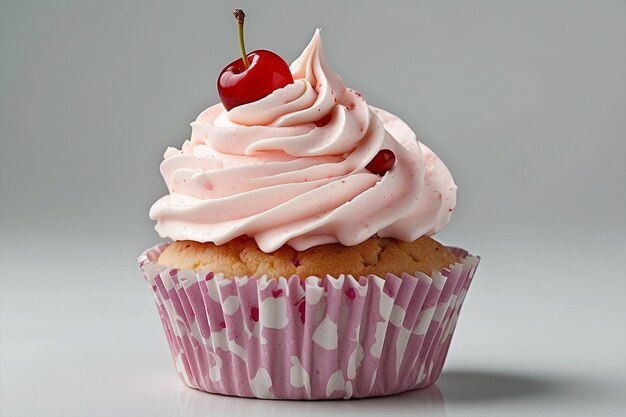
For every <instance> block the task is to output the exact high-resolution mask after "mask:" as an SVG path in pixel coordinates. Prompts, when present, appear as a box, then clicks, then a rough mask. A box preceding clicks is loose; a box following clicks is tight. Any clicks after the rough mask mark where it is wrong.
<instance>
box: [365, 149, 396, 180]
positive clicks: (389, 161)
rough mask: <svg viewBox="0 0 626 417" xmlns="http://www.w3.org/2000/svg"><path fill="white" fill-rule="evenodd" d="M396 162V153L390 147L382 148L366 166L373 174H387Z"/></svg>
mask: <svg viewBox="0 0 626 417" xmlns="http://www.w3.org/2000/svg"><path fill="white" fill-rule="evenodd" d="M395 163H396V155H395V154H394V153H393V152H392V151H390V150H389V149H381V150H380V151H378V153H377V154H376V156H375V157H374V158H372V160H371V161H370V162H369V164H367V165H366V166H365V168H367V169H368V170H370V171H371V172H372V174H376V175H381V176H382V175H385V173H387V171H389V170H390V169H391V168H392V167H393V166H394V164H395Z"/></svg>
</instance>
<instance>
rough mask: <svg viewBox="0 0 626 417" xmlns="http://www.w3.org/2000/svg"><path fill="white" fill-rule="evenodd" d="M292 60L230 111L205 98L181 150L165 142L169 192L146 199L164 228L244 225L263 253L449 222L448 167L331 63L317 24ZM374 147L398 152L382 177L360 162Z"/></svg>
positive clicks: (186, 236) (213, 236)
mask: <svg viewBox="0 0 626 417" xmlns="http://www.w3.org/2000/svg"><path fill="white" fill-rule="evenodd" d="M290 70H291V72H292V74H293V78H294V83H293V84H290V85H287V86H285V87H283V88H281V89H278V90H276V91H274V92H273V93H272V94H270V95H268V96H266V97H264V98H262V99H260V100H258V101H256V102H252V103H248V104H244V105H241V106H238V107H235V108H233V109H231V110H230V111H228V112H227V111H226V110H225V109H224V107H223V106H222V105H221V104H217V105H215V106H212V107H210V108H208V109H207V110H205V111H204V112H202V113H201V114H200V115H199V116H198V118H197V120H196V121H195V122H193V123H192V124H191V126H192V135H191V139H190V140H188V141H185V143H183V146H182V149H181V150H178V149H175V148H169V149H168V150H167V151H166V153H165V158H164V161H163V162H162V163H161V173H162V175H163V177H164V179H165V182H166V184H167V186H168V189H169V195H166V196H164V197H162V198H161V199H159V200H158V201H157V202H156V203H155V204H154V205H153V206H152V208H151V210H150V217H151V218H152V219H154V220H156V221H157V225H156V230H157V231H158V232H159V234H160V235H161V236H162V237H170V238H171V239H174V240H194V241H198V242H208V241H210V242H214V243H216V244H222V243H225V242H227V241H229V240H231V239H233V238H235V237H237V236H241V235H248V236H250V237H253V238H254V239H255V240H256V241H257V244H258V245H259V247H260V248H261V249H262V250H263V251H265V252H271V251H273V250H276V249H278V248H279V247H281V246H282V245H284V244H288V245H290V246H292V247H294V248H295V249H297V250H304V249H306V248H309V247H311V246H315V245H319V244H324V243H331V242H339V243H341V244H344V245H355V244H358V243H360V242H362V241H364V240H366V239H367V238H369V237H371V236H373V235H374V234H378V235H379V236H381V237H395V238H397V239H401V240H406V241H410V240H415V239H417V238H418V237H420V236H422V235H424V234H433V233H435V232H436V231H438V230H439V229H441V228H442V227H443V226H445V225H446V224H447V223H448V221H449V219H450V215H451V213H452V210H453V209H454V206H455V204H456V186H455V184H454V182H453V180H452V177H451V175H450V172H449V171H448V170H447V168H446V167H445V165H444V164H443V163H442V162H441V161H440V160H439V159H438V158H437V157H436V156H435V155H434V153H433V152H432V151H430V149H428V148H426V147H425V146H423V145H421V144H418V142H417V138H416V136H415V134H414V133H413V132H412V131H411V129H410V128H409V127H408V126H407V125H406V124H404V122H402V121H401V120H400V119H399V118H397V117H396V116H393V115H391V114H389V113H387V112H384V111H383V110H379V109H376V108H374V107H371V106H368V105H367V103H366V102H365V100H364V99H363V97H362V96H361V94H359V93H358V92H356V91H354V90H351V89H349V88H346V87H345V86H344V84H343V82H342V81H341V79H340V78H339V77H338V76H337V75H336V74H334V73H333V72H332V71H330V69H329V68H328V66H327V65H326V62H325V60H324V55H323V50H322V43H321V37H320V32H319V29H318V30H317V31H316V32H315V34H314V36H313V39H312V40H311V42H310V43H309V45H308V46H307V47H306V48H305V50H304V52H303V53H302V55H301V56H300V57H299V58H298V59H296V60H295V61H294V62H293V64H291V66H290ZM381 149H389V150H391V151H393V153H394V154H395V155H396V161H397V162H396V164H395V166H394V167H393V168H392V169H391V170H390V171H388V172H387V173H386V174H385V175H383V176H382V177H381V176H378V175H376V174H373V173H371V172H370V171H368V170H367V169H366V168H365V167H366V165H367V164H368V163H369V162H370V161H371V160H372V159H373V158H374V157H375V156H376V154H377V153H378V152H379V151H380V150H381Z"/></svg>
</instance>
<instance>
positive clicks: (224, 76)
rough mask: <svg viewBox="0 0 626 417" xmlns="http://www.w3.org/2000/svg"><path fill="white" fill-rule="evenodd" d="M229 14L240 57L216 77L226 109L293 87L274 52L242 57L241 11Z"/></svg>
mask: <svg viewBox="0 0 626 417" xmlns="http://www.w3.org/2000/svg"><path fill="white" fill-rule="evenodd" d="M233 14H234V15H235V17H236V18H237V24H238V33H239V47H240V49H241V58H239V59H237V60H235V61H233V62H231V63H230V64H228V65H227V66H226V68H224V69H223V70H222V72H221V73H220V75H219V77H218V78H217V92H218V93H219V96H220V100H222V104H223V105H224V107H225V108H226V110H230V109H232V108H235V107H237V106H241V105H242V104H246V103H252V102H254V101H257V100H260V99H262V98H263V97H265V96H267V95H269V94H271V93H272V92H273V91H274V90H277V89H279V88H283V87H285V86H286V85H289V84H293V76H292V75H291V71H290V70H289V65H287V63H286V62H285V61H284V60H283V59H282V58H281V57H280V56H278V55H277V54H275V53H274V52H272V51H266V50H257V51H253V52H250V53H249V54H246V47H245V45H244V39H243V22H244V18H245V17H246V15H245V14H244V13H243V10H241V9H236V10H235V11H234V12H233Z"/></svg>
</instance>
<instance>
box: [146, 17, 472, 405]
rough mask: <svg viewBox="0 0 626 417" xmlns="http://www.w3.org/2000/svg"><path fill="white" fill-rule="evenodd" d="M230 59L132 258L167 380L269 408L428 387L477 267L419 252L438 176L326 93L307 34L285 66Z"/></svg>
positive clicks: (416, 151)
mask: <svg viewBox="0 0 626 417" xmlns="http://www.w3.org/2000/svg"><path fill="white" fill-rule="evenodd" d="M238 17H239V19H240V21H241V23H240V24H242V21H243V18H242V14H239V16H238ZM240 33H242V31H240ZM242 49H243V48H242ZM244 56H246V58H247V61H248V62H247V63H246V62H244V59H243V58H242V59H240V60H238V61H235V62H234V63H233V64H231V65H230V66H228V67H227V68H225V70H224V71H223V72H222V74H221V75H220V77H219V81H218V90H219V92H220V97H221V101H222V103H220V104H216V105H214V106H212V107H210V108H208V109H207V110H205V111H204V112H202V113H201V114H200V115H199V116H198V118H197V119H196V121H195V122H193V123H192V124H191V126H192V134H191V139H190V140H187V141H185V142H184V143H183V144H182V147H181V149H180V150H179V149H176V148H169V149H168V150H167V151H166V152H165V157H164V161H163V162H162V163H161V173H162V175H163V177H164V179H165V182H166V184H167V186H168V189H169V194H168V195H166V196H164V197H162V198H161V199H159V200H158V201H157V202H156V203H155V204H154V205H153V206H152V208H151V210H150V217H151V218H152V219H153V220H156V230H157V232H158V233H159V235H160V236H161V237H163V238H169V239H171V240H172V241H171V242H169V243H162V244H160V245H158V246H155V247H153V248H151V249H149V250H147V251H146V252H144V253H143V254H142V255H141V256H140V257H139V265H140V267H141V269H142V271H143V275H144V278H145V279H146V281H147V282H148V283H149V285H150V288H151V289H152V292H153V294H154V296H155V300H156V305H157V309H158V311H159V314H160V317H161V321H162V323H163V327H164V329H165V334H166V338H167V341H168V343H169V346H170V348H171V352H172V356H173V358H174V362H175V364H176V369H177V371H178V373H179V374H180V376H181V377H182V379H183V381H184V382H185V383H186V384H187V385H189V386H190V387H193V388H196V389H199V390H202V391H207V392H211V393H220V394H226V395H236V396H242V397H258V398H276V399H303V400H304V399H333V398H359V397H371V396H381V395H390V394H395V393H399V392H403V391H408V390H413V389H420V388H425V387H427V386H429V385H431V384H433V383H434V382H435V381H436V379H437V377H438V376H439V374H440V372H441V369H442V367H443V363H444V360H445V357H446V354H447V351H448V347H449V345H450V340H451V338H452V334H453V332H454V328H455V325H456V322H457V318H458V314H459V311H460V308H461V305H462V303H463V300H464V298H465V294H466V292H467V289H468V287H469V284H470V282H471V280H472V276H473V273H474V271H475V269H476V267H477V265H478V258H477V257H474V256H471V255H469V254H468V252H466V251H465V250H463V249H459V248H451V247H446V246H443V245H442V244H440V243H438V242H437V241H435V240H434V239H432V238H431V237H430V236H432V235H433V234H435V233H436V232H437V231H439V230H440V229H441V228H442V227H444V226H445V225H446V224H447V223H448V221H449V219H450V216H451V214H452V212H453V210H454V208H455V204H456V186H455V184H454V181H453V179H452V176H451V174H450V172H449V171H448V169H447V168H446V166H445V165H444V164H443V162H441V160H440V159H439V158H438V157H437V156H436V155H435V154H434V153H433V152H432V151H431V150H430V149H429V148H427V147H426V146H424V145H423V144H422V143H421V142H418V141H417V138H416V136H415V134H414V133H413V131H412V130H411V129H410V128H409V127H408V126H407V125H406V124H405V123H404V122H403V121H402V120H400V119H399V118H398V117H396V116H394V115H393V114H391V113H388V112H386V111H384V110H380V109H377V108H375V107H372V106H369V105H368V104H367V103H366V101H365V99H364V97H363V96H362V95H361V94H360V93H359V92H357V91H355V90H352V89H350V88H347V87H345V86H344V84H343V82H342V80H341V79H340V78H339V77H338V76H337V75H336V74H334V73H333V72H332V71H331V70H330V69H329V68H328V66H327V65H326V62H325V59H324V55H323V51H322V41H321V37H320V31H319V30H317V31H316V32H315V34H314V35H313V39H312V40H311V42H310V43H309V44H308V46H307V47H306V48H305V50H304V52H303V53H302V55H301V56H300V57H299V58H297V59H296V60H295V61H294V62H293V63H292V64H291V65H290V66H288V65H287V64H286V63H284V61H282V59H281V58H280V57H278V56H277V55H276V54H273V53H271V52H269V51H256V52H253V53H251V54H248V55H246V54H245V53H244ZM268 71H269V73H272V71H274V72H275V73H277V74H278V75H275V76H267V73H268ZM258 74H260V75H258ZM246 77H248V79H246ZM259 85H261V87H259ZM242 86H243V87H242Z"/></svg>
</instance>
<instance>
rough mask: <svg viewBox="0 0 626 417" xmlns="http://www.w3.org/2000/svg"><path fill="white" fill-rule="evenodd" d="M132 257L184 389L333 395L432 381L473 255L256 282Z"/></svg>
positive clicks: (154, 254) (155, 252)
mask: <svg viewBox="0 0 626 417" xmlns="http://www.w3.org/2000/svg"><path fill="white" fill-rule="evenodd" d="M165 247H167V243H164V244H161V245H158V246H155V247H153V248H151V249H149V250H147V251H146V252H144V253H143V254H142V255H141V256H140V257H139V258H138V262H139V265H140V267H141V270H142V272H143V275H144V278H145V280H146V281H147V282H148V284H149V285H150V288H151V289H152V292H153V294H154V297H155V300H156V305H157V309H158V311H159V315H160V317H161V322H162V324H163V327H164V329H165V334H166V337H167V342H168V343H169V346H170V349H171V352H172V356H173V358H174V362H175V364H176V369H177V371H178V373H179V374H180V376H181V377H182V379H183V381H184V382H185V383H186V384H187V385H189V386H190V387H192V388H196V389H198V390H202V391H207V392H211V393H218V394H225V395H234V396H239V397H257V398H272V399H298V400H313V399H339V398H346V399H347V398H362V397H374V396H382V395H391V394H396V393H400V392H404V391H409V390H414V389H420V388H425V387H428V386H430V385H432V384H433V383H434V382H435V381H436V380H437V378H438V377H439V375H440V373H441V369H442V367H443V364H444V361H445V358H446V355H447V352H448V348H449V346H450V340H451V339H452V335H453V332H454V328H455V325H456V322H457V319H458V316H459V311H460V309H461V305H462V304H463V300H464V299H465V295H466V294H467V290H468V288H469V285H470V283H471V281H472V277H473V275H474V271H475V270H476V267H477V266H478V262H479V258H478V257H475V256H471V255H469V254H468V253H467V252H466V251H465V250H463V249H459V248H450V250H451V251H452V252H453V253H454V254H455V255H456V256H457V257H458V258H459V259H460V260H459V262H458V263H456V264H454V265H451V266H450V268H449V269H444V270H443V271H442V272H434V273H432V274H431V275H430V276H428V275H426V274H423V273H420V272H418V273H417V274H415V275H410V274H403V275H402V276H401V277H398V276H395V275H393V274H387V276H386V277H385V278H384V279H382V278H380V277H377V276H375V275H370V276H367V277H360V278H354V277H352V276H350V275H340V276H338V277H331V276H326V277H323V278H319V277H307V278H305V279H300V277H298V276H292V277H290V278H279V279H268V278H266V277H261V278H258V279H257V278H250V277H224V276H223V275H222V274H218V273H213V272H211V271H190V270H177V269H174V268H170V267H166V266H163V265H159V264H158V263H157V262H156V260H157V259H158V257H159V255H160V254H161V252H162V251H163V250H164V249H165Z"/></svg>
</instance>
